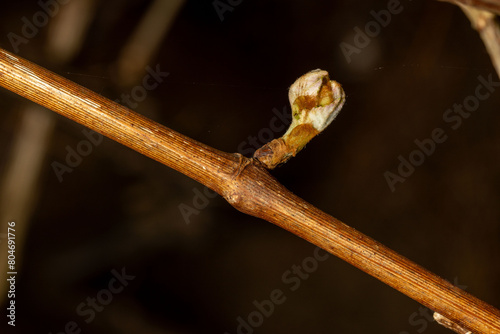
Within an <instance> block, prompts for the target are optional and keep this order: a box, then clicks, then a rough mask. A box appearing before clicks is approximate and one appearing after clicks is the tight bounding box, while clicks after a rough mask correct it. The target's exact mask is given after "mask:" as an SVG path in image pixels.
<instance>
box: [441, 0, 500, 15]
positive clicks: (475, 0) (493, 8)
mask: <svg viewBox="0 0 500 334" xmlns="http://www.w3.org/2000/svg"><path fill="white" fill-rule="evenodd" d="M439 1H442V2H450V3H453V4H455V5H458V4H461V5H466V6H471V7H476V8H477V9H482V10H486V11H489V12H492V13H496V14H499V15H500V1H499V0H439Z"/></svg>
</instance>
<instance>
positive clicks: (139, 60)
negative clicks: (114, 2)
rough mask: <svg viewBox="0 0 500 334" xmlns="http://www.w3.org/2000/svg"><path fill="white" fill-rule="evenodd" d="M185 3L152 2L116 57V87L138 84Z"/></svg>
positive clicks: (177, 1)
mask: <svg viewBox="0 0 500 334" xmlns="http://www.w3.org/2000/svg"><path fill="white" fill-rule="evenodd" d="M183 4H184V0H169V1H164V0H155V1H154V2H153V3H152V4H151V5H150V6H149V9H148V11H147V12H146V13H145V14H144V16H143V17H142V19H141V22H140V23H139V25H138V26H137V28H136V29H135V31H134V33H133V34H132V36H130V39H129V41H128V43H127V44H126V45H125V47H124V48H123V49H122V52H121V54H120V56H119V57H118V61H117V65H118V78H117V79H118V83H119V84H120V85H122V86H126V85H131V84H132V83H135V82H137V81H139V79H140V78H141V77H142V76H143V75H144V68H145V67H146V66H147V65H148V64H149V62H150V61H151V59H152V58H153V56H154V54H155V52H156V51H157V50H158V48H159V47H160V44H161V42H162V41H163V37H164V36H165V35H166V33H167V32H168V29H169V28H170V26H171V25H172V24H173V22H174V20H175V18H176V16H177V13H178V12H179V10H180V8H181V7H182V5H183Z"/></svg>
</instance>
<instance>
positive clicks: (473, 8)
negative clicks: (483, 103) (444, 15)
mask: <svg viewBox="0 0 500 334" xmlns="http://www.w3.org/2000/svg"><path fill="white" fill-rule="evenodd" d="M440 1H446V2H450V3H453V4H456V5H458V6H459V7H460V8H462V10H463V12H464V13H465V15H467V17H468V18H469V20H470V22H471V24H472V27H473V28H474V29H476V30H477V32H478V33H479V35H480V36H481V39H482V40H483V43H484V46H485V47H486V51H488V54H489V55H490V58H491V62H492V63H493V66H494V67H495V70H496V72H497V75H498V76H499V77H500V25H499V23H498V20H497V17H496V15H497V14H500V1H494V0H456V1H455V0H440Z"/></svg>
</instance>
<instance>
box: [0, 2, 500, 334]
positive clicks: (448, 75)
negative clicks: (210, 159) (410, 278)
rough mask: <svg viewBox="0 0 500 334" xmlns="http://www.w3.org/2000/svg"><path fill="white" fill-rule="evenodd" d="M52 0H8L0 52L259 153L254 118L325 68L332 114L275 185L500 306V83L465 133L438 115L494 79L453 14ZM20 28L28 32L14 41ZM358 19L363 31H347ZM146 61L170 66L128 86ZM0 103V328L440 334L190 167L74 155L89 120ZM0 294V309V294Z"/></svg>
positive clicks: (131, 156)
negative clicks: (12, 287) (13, 276)
mask: <svg viewBox="0 0 500 334" xmlns="http://www.w3.org/2000/svg"><path fill="white" fill-rule="evenodd" d="M62 2H64V1H61V3H59V2H55V1H52V2H50V1H46V2H44V1H43V0H42V1H41V3H39V2H36V1H24V0H18V1H14V2H8V3H4V4H3V5H2V10H1V12H0V27H1V32H2V33H1V34H0V47H2V48H4V49H6V50H8V51H11V52H14V53H16V54H18V55H19V56H21V57H24V58H27V59H28V60H31V61H34V62H36V63H38V64H40V65H42V66H45V67H47V68H49V69H51V70H53V71H55V72H57V73H59V74H61V75H63V76H65V77H67V78H69V79H71V80H73V81H75V82H77V83H79V84H82V85H84V86H86V87H88V88H90V89H92V90H94V91H96V92H98V93H100V94H102V95H104V96H106V97H108V98H111V99H113V100H115V99H120V98H121V96H122V94H129V95H131V96H132V97H134V96H135V100H134V99H132V101H131V100H130V99H129V102H123V100H122V103H124V104H125V105H127V103H129V106H131V107H134V110H136V111H137V112H139V113H141V114H143V115H146V116H147V117H150V118H152V119H154V120H155V121H158V122H160V123H162V124H164V125H166V126H168V127H170V128H172V129H174V130H176V131H179V132H181V133H183V134H186V135H188V136H190V137H192V138H195V139H196V140H199V141H201V142H204V143H206V144H208V145H211V146H213V147H215V148H218V149H221V150H224V151H229V152H236V151H238V150H239V151H240V152H241V153H245V154H246V155H247V156H248V155H251V152H252V151H253V150H254V149H255V148H257V147H256V146H255V144H251V139H249V136H253V137H255V138H257V139H256V140H255V141H257V142H258V143H259V144H264V142H265V140H269V139H271V138H269V134H270V133H272V135H274V136H275V137H279V136H281V135H282V134H283V132H284V130H283V131H281V132H279V133H276V132H273V131H269V129H270V128H271V125H270V124H271V121H272V120H273V117H277V116H276V115H277V114H280V115H281V114H283V110H284V109H285V110H286V111H287V112H288V111H289V110H290V109H289V106H288V101H287V89H288V87H289V86H290V85H291V84H292V83H293V81H294V80H295V79H296V78H297V77H299V76H300V75H302V74H303V73H305V72H307V71H309V70H312V69H316V68H321V69H325V70H327V71H328V72H329V73H330V76H331V78H332V79H334V80H337V81H338V82H340V83H341V84H342V85H343V87H344V89H345V91H346V94H347V103H346V105H345V106H344V109H343V110H342V112H341V113H340V115H339V116H338V117H337V119H336V120H335V121H334V122H333V123H332V124H331V125H330V127H329V128H328V129H327V130H326V131H325V132H324V133H323V134H321V135H320V136H319V137H318V138H316V139H314V140H313V141H312V142H311V143H310V144H309V145H308V146H307V148H306V149H305V150H303V151H302V152H301V153H300V154H299V155H298V156H297V157H296V158H294V159H292V160H291V161H289V162H288V163H287V164H286V165H285V166H283V167H281V168H279V169H277V170H275V171H273V175H275V176H276V177H277V178H278V179H279V180H280V181H281V182H282V183H283V184H285V185H286V186H287V187H288V188H289V189H291V190H293V191H294V192H295V193H296V194H297V195H299V196H301V197H303V198H304V199H306V200H307V201H309V202H310V203H313V204H314V205H316V206H318V207H319V208H321V209H322V210H324V211H326V212H327V213H330V214H332V215H333V216H335V217H337V218H339V219H341V220H342V221H344V222H345V223H347V224H348V225H351V226H353V227H355V228H356V229H358V230H360V231H361V232H363V233H366V234H367V235H369V236H371V237H373V238H375V239H376V240H378V241H380V242H382V243H384V244H386V245H387V246H389V247H390V248H392V249H394V250H396V251H397V252H399V253H401V254H403V255H404V256H407V257H408V258H410V259H412V260H413V261H415V262H417V263H419V264H421V265H423V266H424V267H426V268H428V269H430V270H431V271H433V272H435V273H436V274H438V275H440V276H441V277H443V278H446V279H448V280H450V281H451V282H454V283H455V284H459V285H460V286H461V287H462V288H465V289H466V290H467V291H469V292H471V293H472V294H474V295H475V296H477V297H479V298H480V299H483V300H484V301H486V302H488V303H490V304H492V305H494V306H496V307H499V306H500V286H499V284H498V282H499V281H500V269H499V266H498V262H499V260H498V259H499V257H500V247H499V243H498V238H499V226H500V225H499V222H500V206H499V199H500V173H499V172H498V170H499V166H500V161H499V159H498V156H499V153H500V135H499V132H498V131H497V128H498V124H499V121H500V114H499V113H498V106H499V103H500V93H499V92H498V91H496V90H498V87H495V86H493V87H492V88H491V89H492V90H493V92H490V93H491V94H490V96H489V97H488V98H486V99H485V100H484V101H480V103H479V105H478V106H473V107H471V108H472V109H475V111H473V112H471V113H470V117H468V118H463V119H462V122H461V124H460V125H459V126H457V124H458V123H456V122H455V121H454V122H452V123H450V122H449V121H448V122H447V121H446V120H445V119H443V116H444V115H446V112H447V110H448V109H449V108H453V105H454V104H457V105H458V104H462V103H464V101H468V102H470V103H473V102H474V101H478V100H477V99H476V100H474V98H471V96H474V95H475V94H476V88H477V87H478V85H480V83H481V81H480V80H479V79H478V78H479V77H480V76H481V77H482V78H484V79H486V80H488V77H489V76H490V77H491V79H492V80H493V81H495V82H498V77H497V75H496V74H495V72H494V69H493V67H492V65H491V62H490V59H489V56H488V54H487V53H486V51H485V48H484V46H483V44H482V42H481V40H480V38H479V36H478V34H477V33H476V32H475V31H474V30H473V29H471V27H470V23H469V21H468V20H467V18H466V17H465V16H464V14H463V13H462V12H461V11H460V10H459V9H458V8H457V7H454V6H452V5H450V4H446V3H441V2H436V1H424V2H419V1H401V2H400V3H399V5H398V6H393V5H392V4H394V3H395V2H393V1H389V3H388V2H380V1H366V0H365V1H352V0H351V1H319V0H313V1H307V2H306V1H284V0H271V1H269V0H268V1H247V0H242V1H236V0H234V1H228V0H221V1H215V2H214V1H213V0H206V1H201V0H185V1H183V0H175V1H174V0H168V1H167V0H165V1H158V2H157V1H148V0H133V1H118V0H110V1H86V0H73V1H66V3H65V4H63V3H62ZM47 3H51V4H52V7H50V6H48V5H47V6H45V5H44V6H42V5H41V4H47ZM54 3H55V4H57V6H55V5H54ZM391 3H392V4H391ZM390 4H391V5H390ZM215 6H216V7H217V9H216V7H215ZM44 8H45V9H44ZM56 9H57V11H56ZM389 10H391V11H393V13H392V14H391V15H390V17H388V16H387V15H385V16H384V13H385V14H387V13H390V11H389ZM381 11H382V12H381ZM40 12H42V13H46V14H45V16H44V15H43V14H40ZM47 13H49V14H51V15H48V14H47ZM49 16H50V17H49ZM375 16H378V17H379V20H380V22H382V23H383V24H381V23H376V22H377V21H376V20H375ZM44 17H45V18H48V19H47V20H46V22H45V20H44ZM23 18H24V19H23ZM26 22H28V23H30V24H34V22H35V23H37V24H38V25H39V27H37V28H36V29H32V30H30V29H29V28H28V27H26V28H24V32H23V26H24V25H27V24H28V23H26ZM370 22H371V23H370ZM366 27H368V28H369V29H372V30H369V31H368V33H369V35H371V36H368V35H367V37H363V36H362V35H361V34H360V31H361V33H364V32H365V28H366ZM377 27H378V28H377ZM34 30H37V31H36V32H35V31H34ZM23 34H24V35H23ZM16 36H18V37H19V38H17V37H16ZM26 36H28V37H29V38H27V37H26ZM13 40H14V41H17V42H16V43H13V42H12V41H13ZM20 41H22V42H20ZM342 43H345V44H342ZM356 43H357V44H356ZM343 49H344V51H345V50H348V51H349V52H348V54H347V56H346V53H345V52H343ZM346 52H347V51H346ZM148 68H149V69H150V70H151V69H153V70H154V69H159V70H160V71H162V72H168V73H169V75H168V76H167V77H164V78H163V82H160V83H159V84H158V86H157V87H156V88H155V89H152V90H150V91H147V96H144V95H140V94H139V93H140V92H144V90H141V89H140V88H136V87H138V86H139V87H140V86H141V85H142V80H143V78H144V77H145V76H146V75H148V73H149V72H148ZM486 92H488V91H487V90H486V89H484V88H482V90H481V93H484V94H485V93H486ZM134 94H135V95H134ZM471 101H472V102H471ZM0 108H1V112H0V119H1V123H0V156H1V161H0V172H1V173H2V174H1V176H2V189H1V191H2V198H1V199H0V200H1V201H2V204H1V205H2V206H1V208H2V212H0V216H1V217H2V221H1V224H2V225H1V226H2V231H0V233H6V222H7V221H15V222H16V224H17V227H18V230H17V235H16V238H17V239H16V240H17V244H16V245H17V266H18V275H17V281H16V298H15V301H16V306H17V307H16V312H17V313H16V314H17V318H16V326H15V328H13V327H11V326H7V319H6V317H3V319H2V321H1V324H0V326H1V328H2V330H1V331H2V332H14V331H13V330H15V332H18V333H34V332H36V333H49V332H51V333H54V334H55V333H60V332H67V333H70V332H75V333H76V332H78V330H81V333H218V334H223V333H225V332H227V333H231V334H234V333H238V326H239V324H240V323H241V319H244V321H245V322H247V323H248V322H249V323H253V324H254V325H255V328H246V329H243V328H240V329H239V332H240V333H250V332H254V333H392V334H413V333H427V334H431V333H450V332H449V331H448V330H447V329H444V328H441V327H440V326H438V325H437V324H436V323H434V322H432V321H431V320H430V318H429V316H430V315H431V312H430V311H428V310H425V309H424V308H423V307H422V306H421V305H419V304H418V303H416V302H414V301H413V300H411V299H409V298H408V297H406V296H404V295H403V294H401V293H399V292H397V291H395V290H393V289H392V288H389V287H388V286H386V285H384V284H382V283H380V282H379V281H377V280H376V279H374V278H372V277H370V276H368V275H367V274H365V273H363V272H361V271H359V270H358V269H356V268H354V267H352V266H351V265H349V264H347V263H345V262H343V261H341V260H339V259H337V258H334V257H333V256H330V257H329V258H328V259H327V260H325V261H319V262H318V261H312V262H311V259H307V258H308V257H311V256H313V254H314V250H315V247H314V246H313V245H311V244H309V243H307V242H305V241H303V240H301V239H300V238H298V237H296V236H294V235H292V234H290V233H288V232H286V231H284V230H282V229H280V228H278V227H276V226H273V225H271V224H269V223H267V222H265V221H262V220H258V219H255V218H252V217H249V216H246V215H244V214H242V213H240V212H238V211H236V210H234V209H233V208H232V207H231V206H230V205H229V204H227V203H226V202H225V201H224V200H222V199H221V198H220V197H215V198H212V197H208V196H207V195H206V194H210V193H209V192H207V191H206V189H205V188H204V187H203V186H201V185H200V184H197V183H196V182H194V181H192V180H191V179H189V178H187V177H185V176H183V175H181V174H179V173H177V172H175V171H173V170H171V169H169V168H167V167H165V166H163V165H160V164H159V163H157V162H155V161H152V160H150V159H148V158H146V157H144V156H141V155H140V154H138V153H136V152H134V151H132V150H130V149H128V148H126V147H123V146H121V145H120V144H117V143H115V142H113V141H111V140H109V139H107V138H104V139H103V140H102V142H100V143H99V142H98V141H97V143H98V144H97V145H92V146H91V149H90V152H88V154H87V151H85V148H84V147H83V145H84V144H82V143H83V142H85V141H88V138H87V137H86V136H85V134H84V133H83V132H82V131H83V130H84V129H85V128H84V127H82V126H80V125H79V124H76V123H74V122H72V121H69V120H67V119H65V118H64V117H61V116H59V115H56V114H54V113H53V112H51V111H48V110H45V109H39V108H38V109H37V108H36V107H35V106H34V104H32V103H31V102H29V101H26V100H24V99H22V98H20V97H18V96H16V95H14V94H12V93H10V92H8V91H6V90H4V89H2V90H1V91H0ZM273 110H274V111H273ZM282 118H284V117H282ZM280 122H281V123H280ZM280 122H276V123H275V124H278V125H281V124H283V121H282V120H281V118H280ZM452 125H455V126H456V129H453V128H452ZM274 128H276V126H274ZM437 128H441V129H443V131H444V134H445V136H446V138H447V140H446V141H445V142H444V143H439V144H436V147H435V149H434V152H433V153H432V154H430V155H429V156H427V155H426V156H425V161H424V162H423V163H421V165H420V166H418V167H416V168H415V170H414V172H412V173H411V175H409V176H408V177H407V178H406V179H405V181H404V182H403V183H401V182H397V183H395V184H394V187H393V189H391V187H390V186H389V184H388V182H387V180H386V175H387V174H386V173H387V172H391V173H394V174H397V173H398V165H399V164H400V160H399V159H400V158H398V157H399V156H400V155H401V156H402V157H403V158H404V159H409V156H410V154H411V153H412V151H414V150H416V149H418V147H417V145H416V144H415V140H420V141H423V140H425V139H428V138H431V133H432V132H433V131H434V130H435V129H437ZM22 139H24V141H23V140H22ZM20 143H24V144H20ZM23 145H24V146H23ZM68 147H69V149H70V150H71V149H72V150H77V149H78V148H80V151H81V152H85V153H86V156H83V157H82V159H81V161H78V163H76V162H75V161H73V163H74V164H76V167H74V168H71V169H72V171H71V172H65V173H62V174H59V177H58V175H57V173H56V172H55V171H54V166H55V165H57V164H55V162H57V163H60V164H61V165H65V166H68V163H67V162H66V158H67V154H68ZM87 148H88V147H87ZM82 150H83V151H82ZM415 154H417V153H414V155H413V156H415ZM15 161H18V163H17V164H16V163H14V162H15ZM19 161H20V162H19ZM59 166H60V165H59ZM392 190H394V191H392ZM200 193H201V194H205V195H200ZM182 210H184V211H182ZM182 212H184V215H183V213H182ZM186 212H188V213H189V214H186ZM0 237H1V239H0V240H1V241H2V243H0V247H1V249H2V254H6V253H5V250H6V248H5V245H6V242H5V240H6V239H5V235H0ZM2 257H3V258H6V255H2ZM304 261H305V262H304ZM303 263H304V264H306V265H309V267H308V268H309V270H310V273H309V274H308V276H307V278H303V279H299V280H298V281H299V283H300V286H299V287H298V288H297V289H296V290H292V289H291V284H290V283H287V280H286V277H288V278H291V277H294V278H295V279H296V278H297V277H298V274H290V272H289V270H293V266H294V265H296V266H299V265H300V266H302V264H303ZM314 264H316V265H315V266H314ZM5 272H6V270H5V268H2V273H1V275H2V277H3V278H2V285H4V284H5V282H6V281H5ZM123 272H125V273H126V275H128V276H130V277H128V280H125V283H126V286H124V287H123V289H118V287H119V286H120V284H118V283H117V281H116V280H115V279H114V277H116V274H117V273H123ZM283 275H285V277H284V276H283ZM287 275H288V276H287ZM132 276H133V278H132ZM303 277H305V276H303ZM295 282H297V281H295ZM110 283H111V288H112V289H111V290H113V291H114V292H110ZM113 284H114V285H113ZM4 288H5V286H4ZM277 289H279V290H281V291H282V292H283V296H284V297H285V299H286V300H284V302H283V303H281V304H279V305H274V310H273V312H272V314H270V315H269V314H268V315H269V316H265V315H264V316H263V317H262V319H260V318H259V316H258V315H257V313H256V310H258V308H257V306H256V305H255V303H254V301H258V302H262V301H263V300H268V299H270V295H271V293H272V292H273V291H275V290H277ZM93 298H95V300H96V306H92V299H93ZM0 300H1V301H2V302H3V304H2V308H3V309H4V310H5V308H6V302H7V300H8V299H7V298H6V292H5V291H4V290H3V292H2V295H1V296H0ZM82 303H83V304H82ZM90 310H94V311H90ZM268 313H269V312H268ZM91 314H93V316H91ZM249 315H250V318H251V319H248V317H249ZM252 315H253V318H252ZM239 317H241V318H240V320H238V319H239ZM75 326H76V327H75ZM249 326H250V325H249Z"/></svg>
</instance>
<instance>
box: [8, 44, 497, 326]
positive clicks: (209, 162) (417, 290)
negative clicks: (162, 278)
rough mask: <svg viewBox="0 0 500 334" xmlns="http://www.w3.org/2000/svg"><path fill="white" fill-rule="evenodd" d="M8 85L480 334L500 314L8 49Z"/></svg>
mask: <svg viewBox="0 0 500 334" xmlns="http://www.w3.org/2000/svg"><path fill="white" fill-rule="evenodd" d="M0 85H1V86H3V87H5V88H7V89H9V90H11V91H13V92H14V93H16V94H19V95H21V96H23V97H25V98H27V99H30V100H32V101H34V102H36V103H38V104H40V105H42V106H45V107H47V108H49V109H51V110H53V111H55V112H57V113H59V114H61V115H63V116H65V117H68V118H70V119H72V120H74V121H76V122H78V123H81V124H83V125H85V126H87V127H89V128H91V129H93V130H95V131H97V132H99V133H101V134H103V135H105V136H108V137H109V138H111V139H113V140H116V141H118V142H120V143H122V144H124V145H126V146H128V147H130V148H132V149H134V150H136V151H138V152H140V153H142V154H144V155H146V156H148V157H150V158H152V159H155V160H157V161H159V162H161V163H163V164H165V165H167V166H169V167H171V168H174V169H176V170H177V171H179V172H181V173H184V174H185V175H187V176H189V177H191V178H193V179H195V180H197V181H199V182H200V183H202V184H204V185H206V186H208V187H210V188H211V189H213V190H215V191H217V192H218V193H219V194H220V195H222V196H223V197H224V198H225V199H226V200H227V201H228V202H229V203H230V204H231V205H233V206H234V207H235V208H236V209H238V210H240V211H242V212H244V213H247V214H249V215H252V216H255V217H259V218H262V219H265V220H267V221H269V222H271V223H273V224H276V225H277V226H280V227H282V228H284V229H286V230H288V231H290V232H292V233H294V234H296V235H298V236H300V237H302V238H304V239H305V240H307V241H309V242H311V243H313V244H315V245H317V246H319V247H321V248H323V249H325V250H327V251H328V252H330V253H332V254H334V255H336V256H338V257H340V258H341V259H343V260H345V261H347V262H349V263H350V264H352V265H354V266H356V267H358V268H359V269H361V270H363V271H365V272H366V273H368V274H370V275H372V276H374V277H375V278H377V279H379V280H381V281H382V282H384V283H385V284H387V285H389V286H391V287H393V288H395V289H396V290H399V291H400V292H402V293H404V294H406V295H407V296H409V297H410V298H413V299H415V300H416V301H418V302H419V303H421V304H423V305H424V306H426V307H428V308H430V309H432V310H434V311H436V312H438V313H439V314H441V315H443V316H445V317H446V318H448V319H450V320H451V321H453V322H455V323H456V324H459V325H460V326H462V327H464V328H467V329H470V330H472V331H473V332H474V333H500V311H499V310H497V309H496V308H494V307H493V306H491V305H488V304H487V303H485V302H483V301H481V300H479V299H477V298H475V297H474V296H472V295H470V294H469V293H467V292H465V291H463V290H461V289H459V288H457V287H455V286H453V285H452V284H451V283H449V282H447V281H446V280H444V279H442V278H440V277H438V276H437V275H435V274H433V273H431V272H429V271H427V270H426V269H424V268H422V267H421V266H419V265H417V264H415V263H413V262H411V261H410V260H408V259H406V258H405V257H403V256H401V255H399V254H398V253H396V252H394V251H393V250H391V249H389V248H387V247H385V246H384V245H382V244H380V243H378V242H377V241H375V240H373V239H371V238H370V237H368V236H366V235H364V234H362V233H360V232H358V231H357V230H355V229H354V228H352V227H349V226H347V225H345V224H344V223H342V222H341V221H339V220H337V219H335V218H333V217H332V216H330V215H327V214H326V213H324V212H322V211H321V210H319V209H317V208H315V207H314V206H312V205H311V204H309V203H307V202H305V201H304V200H303V199H301V198H299V197H297V196H296V195H294V194H293V193H291V192H290V191H289V190H288V189H286V188H285V187H284V186H283V185H281V184H280V183H279V182H278V181H277V180H276V179H274V178H273V177H272V176H271V175H270V174H269V173H268V172H267V171H266V170H265V168H264V167H263V166H262V165H261V164H260V163H259V162H258V161H256V160H253V159H248V158H245V157H243V156H241V155H238V154H230V153H224V152H221V151H218V150H216V149H213V148H211V147H209V146H207V145H204V144H202V143H199V142H197V141H195V140H192V139H190V138H188V137H186V136H184V135H182V134H180V133H177V132H175V131H173V130H171V129H169V128H167V127H165V126H162V125H160V124H158V123H156V122H154V121H151V120H149V119H147V118H145V117H143V116H141V115H139V114H137V113H135V112H133V111H131V110H129V109H127V108H125V107H123V106H120V105H119V104H117V103H115V102H112V101H110V100H108V99H106V98H104V97H102V96H100V95H98V94H96V93H94V92H92V91H90V90H88V89H86V88H83V87H81V86H79V85H77V84H75V83H73V82H71V81H69V80H67V79H64V78H62V77H60V76H58V75H56V74H54V73H52V72H50V71H47V70H46V69H43V68H42V67H39V66H37V65H35V64H33V63H30V62H28V61H26V60H24V59H22V58H20V57H17V56H15V55H13V54H11V53H8V52H7V51H4V50H2V49H0Z"/></svg>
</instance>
